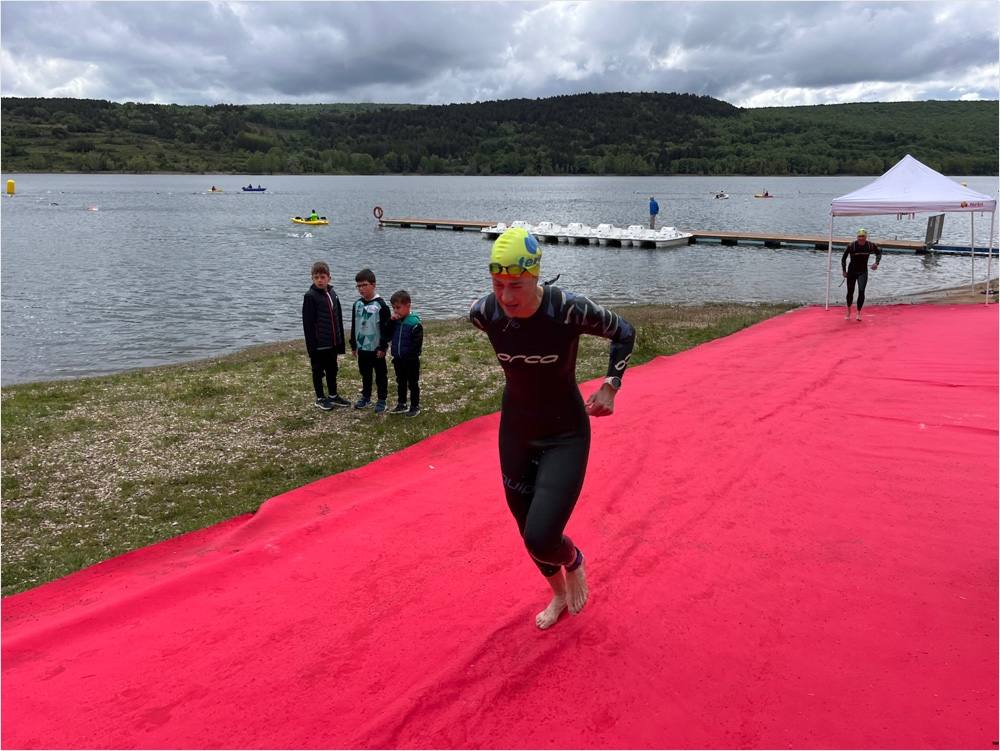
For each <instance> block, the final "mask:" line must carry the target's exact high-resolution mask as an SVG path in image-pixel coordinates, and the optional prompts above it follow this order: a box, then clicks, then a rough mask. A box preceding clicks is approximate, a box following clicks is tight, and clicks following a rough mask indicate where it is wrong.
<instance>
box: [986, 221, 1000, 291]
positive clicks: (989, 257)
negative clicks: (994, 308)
mask: <svg viewBox="0 0 1000 751" xmlns="http://www.w3.org/2000/svg"><path fill="white" fill-rule="evenodd" d="M996 221H997V212H996V209H994V210H993V212H992V213H991V214H990V244H989V247H988V248H987V250H986V304H987V305H989V304H990V281H991V279H992V278H993V232H994V230H995V228H996Z"/></svg>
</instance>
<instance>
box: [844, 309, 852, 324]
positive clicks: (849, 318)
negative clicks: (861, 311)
mask: <svg viewBox="0 0 1000 751" xmlns="http://www.w3.org/2000/svg"><path fill="white" fill-rule="evenodd" d="M844 320H845V321H849V320H851V306H850V305H848V306H847V315H846V316H844Z"/></svg>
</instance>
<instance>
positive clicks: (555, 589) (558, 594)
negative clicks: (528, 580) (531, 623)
mask: <svg viewBox="0 0 1000 751" xmlns="http://www.w3.org/2000/svg"><path fill="white" fill-rule="evenodd" d="M546 581H548V583H549V586H550V587H552V601H551V602H550V603H549V604H548V605H547V606H546V608H545V610H543V611H542V612H541V613H539V614H538V615H536V616H535V625H536V626H538V628H540V629H547V628H549V627H551V626H554V625H555V622H556V621H558V620H559V616H560V615H562V611H564V610H565V609H566V579H565V577H563V572H562V569H560V570H559V571H557V572H556V573H555V574H553V575H552V576H549V577H546Z"/></svg>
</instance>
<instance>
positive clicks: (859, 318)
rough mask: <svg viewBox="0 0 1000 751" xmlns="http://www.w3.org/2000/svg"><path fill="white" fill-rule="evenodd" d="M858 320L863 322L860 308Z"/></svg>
mask: <svg viewBox="0 0 1000 751" xmlns="http://www.w3.org/2000/svg"><path fill="white" fill-rule="evenodd" d="M858 320H859V321H860V320H861V308H858Z"/></svg>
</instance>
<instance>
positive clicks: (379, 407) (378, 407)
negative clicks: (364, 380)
mask: <svg viewBox="0 0 1000 751" xmlns="http://www.w3.org/2000/svg"><path fill="white" fill-rule="evenodd" d="M383 412H385V400H384V399H379V400H378V401H377V402H375V414H376V415H380V414H382V413H383Z"/></svg>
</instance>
